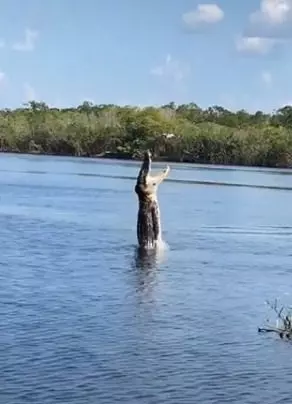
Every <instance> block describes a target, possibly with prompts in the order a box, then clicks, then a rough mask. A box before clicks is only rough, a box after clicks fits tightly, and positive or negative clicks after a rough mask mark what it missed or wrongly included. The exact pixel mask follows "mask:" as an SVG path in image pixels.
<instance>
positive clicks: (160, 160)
mask: <svg viewBox="0 0 292 404" xmlns="http://www.w3.org/2000/svg"><path fill="white" fill-rule="evenodd" d="M0 154H19V155H24V156H51V157H73V158H76V159H78V158H84V159H86V158H89V159H96V160H121V161H133V162H139V161H141V160H142V156H137V157H133V156H130V155H126V154H121V153H111V152H108V153H101V154H98V155H87V154H82V155H79V156H78V155H73V154H69V153H68V154H65V153H48V152H40V151H30V152H20V151H18V150H16V151H15V150H0ZM153 162H155V163H169V164H171V163H175V164H179V163H181V164H194V165H202V166H204V165H208V166H213V167H234V168H236V167H238V168H267V169H279V170H280V169H281V170H291V169H292V167H287V166H264V165H247V164H230V163H229V164H222V163H220V164H219V163H212V162H208V161H204V162H202V161H194V160H193V159H192V160H191V159H187V158H185V159H176V160H175V159H170V158H168V157H159V158H158V159H157V158H156V159H155V158H154V159H153Z"/></svg>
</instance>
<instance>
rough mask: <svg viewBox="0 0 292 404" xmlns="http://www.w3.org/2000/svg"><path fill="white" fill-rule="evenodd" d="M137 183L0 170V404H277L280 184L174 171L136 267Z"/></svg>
mask: <svg viewBox="0 0 292 404" xmlns="http://www.w3.org/2000/svg"><path fill="white" fill-rule="evenodd" d="M162 166H163V164H162V165H161V164H155V163H154V164H153V169H159V168H161V167H162ZM138 168H139V165H138V163H134V162H121V161H108V160H93V159H74V158H61V157H40V156H21V155H9V154H7V155H6V154H5V155H4V154H1V155H0V187H1V194H0V195H1V201H0V228H1V232H0V266H1V271H0V316H1V317H0V319H1V321H0V402H1V403H3V404H24V403H29V404H31V403H34V404H35V403H36V404H52V403H61V404H67V403H68V404H83V403H86V404H97V403H98V404H114V403H127V404H140V403H141V404H144V403H145V404H152V403H153V404H164V403H167V404H180V403H182V404H185V403H189V404H194V403H204V404H209V403H212V404H214V403H218V404H224V403H237V404H239V403H242V404H249V403H257V404H259V403H265V404H277V403H287V402H290V399H291V380H292V361H291V360H290V358H291V353H292V345H291V343H287V342H285V341H282V340H280V339H279V338H277V337H276V336H273V335H271V334H266V335H263V334H258V333H257V327H258V326H261V325H262V323H263V321H264V320H265V319H266V318H267V316H269V315H270V314H271V310H269V308H268V307H267V306H266V305H265V300H267V299H270V300H273V299H275V298H278V299H280V301H281V302H282V303H283V304H292V296H291V270H292V265H291V263H292V257H291V254H292V253H291V241H292V237H291V236H292V215H291V204H292V192H291V190H292V172H291V171H285V170H282V171H281V170H266V169H246V168H245V169H240V168H230V167H229V168H223V167H216V168H215V167H208V166H201V167H200V166H191V165H183V164H171V168H172V171H171V173H170V177H169V181H166V182H164V183H163V184H162V185H161V187H160V190H159V198H160V206H161V215H162V224H163V231H164V239H165V241H166V242H167V245H168V249H167V250H166V251H164V253H163V254H162V255H160V256H157V257H154V256H152V257H151V256H150V257H141V256H138V255H137V253H136V250H135V245H136V233H135V231H136V230H135V225H136V213H137V201H136V196H135V194H134V192H133V187H134V181H135V180H134V178H135V176H136V174H137V170H138ZM231 185H236V186H231ZM239 185H241V186H239Z"/></svg>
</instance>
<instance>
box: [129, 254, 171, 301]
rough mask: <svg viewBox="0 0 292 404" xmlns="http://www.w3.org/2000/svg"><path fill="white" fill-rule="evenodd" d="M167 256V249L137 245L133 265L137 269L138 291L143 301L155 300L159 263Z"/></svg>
mask: <svg viewBox="0 0 292 404" xmlns="http://www.w3.org/2000/svg"><path fill="white" fill-rule="evenodd" d="M164 258H165V250H163V249H153V250H144V249H141V248H139V247H135V251H134V259H133V264H132V267H133V269H134V271H135V283H136V291H137V292H138V294H139V295H140V297H142V296H143V301H144V299H146V300H147V301H152V300H153V288H154V286H155V284H156V281H157V274H158V269H159V265H160V264H161V263H162V262H163V260H164Z"/></svg>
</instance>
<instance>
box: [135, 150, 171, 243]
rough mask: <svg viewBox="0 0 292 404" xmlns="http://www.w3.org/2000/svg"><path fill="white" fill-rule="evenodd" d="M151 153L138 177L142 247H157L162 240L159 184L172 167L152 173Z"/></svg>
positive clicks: (145, 156)
mask: <svg viewBox="0 0 292 404" xmlns="http://www.w3.org/2000/svg"><path fill="white" fill-rule="evenodd" d="M150 171H151V154H150V152H149V151H148V152H146V153H145V155H144V160H143V163H142V166H141V169H140V171H139V174H138V177H137V183H136V186H135V192H136V194H137V196H138V199H139V211H138V218H137V238H138V244H139V246H140V247H142V248H155V247H156V246H157V244H158V243H159V242H160V241H161V223H160V210H159V205H158V200H157V189H158V185H159V184H161V182H162V181H163V180H164V179H165V178H166V177H167V176H168V174H169V171H170V168H169V166H167V167H166V169H165V170H164V171H163V172H162V173H159V174H157V175H155V176H151V175H150Z"/></svg>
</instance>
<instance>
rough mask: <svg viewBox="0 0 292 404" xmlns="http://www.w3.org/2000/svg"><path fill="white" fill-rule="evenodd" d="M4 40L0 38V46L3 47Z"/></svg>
mask: <svg viewBox="0 0 292 404" xmlns="http://www.w3.org/2000/svg"><path fill="white" fill-rule="evenodd" d="M5 45H6V42H5V41H4V39H1V38H0V48H5Z"/></svg>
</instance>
